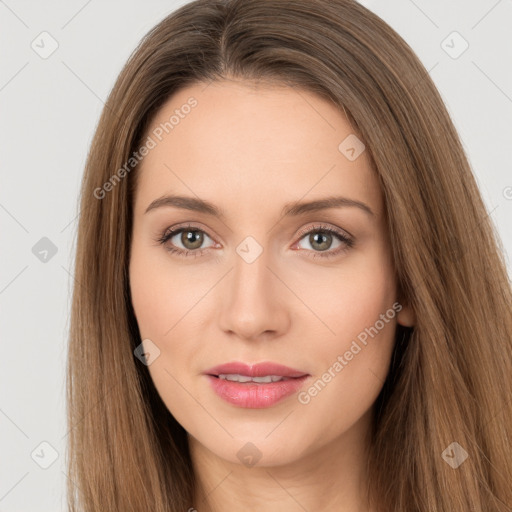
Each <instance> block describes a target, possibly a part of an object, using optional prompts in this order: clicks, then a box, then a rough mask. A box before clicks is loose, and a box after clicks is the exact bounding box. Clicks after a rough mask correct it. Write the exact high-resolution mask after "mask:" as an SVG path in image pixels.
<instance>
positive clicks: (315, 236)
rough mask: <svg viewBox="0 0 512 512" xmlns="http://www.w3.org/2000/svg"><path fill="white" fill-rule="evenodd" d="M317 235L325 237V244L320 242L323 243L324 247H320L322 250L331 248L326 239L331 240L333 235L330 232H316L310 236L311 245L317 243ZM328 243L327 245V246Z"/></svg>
mask: <svg viewBox="0 0 512 512" xmlns="http://www.w3.org/2000/svg"><path fill="white" fill-rule="evenodd" d="M317 237H321V238H322V239H323V244H322V242H319V243H320V244H321V245H323V246H324V247H321V248H319V249H320V250H321V251H325V250H327V249H328V248H329V244H328V243H327V244H326V241H329V240H330V238H331V235H330V234H329V233H315V234H313V235H311V236H310V243H311V245H312V246H313V244H314V243H317V241H316V238H317ZM311 239H312V240H313V242H312V241H311ZM326 245H327V246H326Z"/></svg>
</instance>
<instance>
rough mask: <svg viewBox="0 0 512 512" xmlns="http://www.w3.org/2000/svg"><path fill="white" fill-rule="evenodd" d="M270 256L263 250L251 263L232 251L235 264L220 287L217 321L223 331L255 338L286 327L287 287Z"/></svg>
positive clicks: (287, 318)
mask: <svg viewBox="0 0 512 512" xmlns="http://www.w3.org/2000/svg"><path fill="white" fill-rule="evenodd" d="M270 260H271V258H270V257H269V254H268V253H267V252H265V251H263V253H262V254H260V256H259V257H258V258H257V259H256V260H255V261H252V262H251V263H249V262H247V261H245V260H244V259H243V258H242V257H240V256H239V255H238V254H236V255H235V258H234V268H233V269H232V271H231V272H230V276H227V277H228V278H227V279H226V282H225V284H224V286H223V288H222V290H221V291H220V294H221V296H220V299H219V307H220V314H219V325H220V328H221V329H222V330H223V331H224V332H226V333H229V334H230V335H231V336H233V337H237V338H239V339H244V340H258V339H269V338H272V337H274V338H276V337H279V336H281V335H282V334H283V333H284V332H286V330H287V329H288V327H289V323H290V312H289V309H288V306H287V303H289V301H291V296H290V291H289V290H288V289H287V288H286V286H285V285H284V284H283V282H282V281H283V280H282V278H281V279H280V278H279V276H278V274H279V272H276V270H275V269H274V268H271V261H270ZM272 267H275V265H272Z"/></svg>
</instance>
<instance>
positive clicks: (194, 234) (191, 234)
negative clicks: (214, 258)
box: [181, 231, 203, 249]
mask: <svg viewBox="0 0 512 512" xmlns="http://www.w3.org/2000/svg"><path fill="white" fill-rule="evenodd" d="M181 238H182V240H181V241H182V243H183V245H184V246H185V247H187V244H188V243H191V244H192V247H190V246H189V247H188V248H189V249H197V248H198V247H201V245H202V243H203V235H202V233H201V232H200V231H184V232H183V233H182V237H181ZM194 238H196V240H195V241H194Z"/></svg>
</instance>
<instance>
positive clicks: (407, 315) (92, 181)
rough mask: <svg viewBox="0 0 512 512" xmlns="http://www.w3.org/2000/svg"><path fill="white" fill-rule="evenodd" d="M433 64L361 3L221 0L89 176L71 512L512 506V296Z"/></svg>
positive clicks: (151, 59)
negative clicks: (421, 59)
mask: <svg viewBox="0 0 512 512" xmlns="http://www.w3.org/2000/svg"><path fill="white" fill-rule="evenodd" d="M498 244H499V241H498V240H497V236H496V234H495V232H494V228H493V226H492V224H491V221H490V219H489V217H488V216H487V213H486V210H485V207H484V204H483V202H482V199H481V196H480V194H479V191H478V189H477V186H476V184H475V180H474V178H473V176H472V173H471V170H470V166H469V164H468V161H467V158H466V156H465V154H464V151H463V148H462V146H461V143H460V140H459V138H458V135H457V133H456V131H455V128H454V126H453V123H452V122H451V120H450V118H449V115H448V113H447V111H446V109H445V107H444V105H443V103H442V100H441V98H440V96H439V94H438V93H437V91H436V89H435V86H434V84H433V83H432V81H431V79H430V77H429V76H428V73H427V72H426V70H425V69H424V67H423V66H422V64H421V63H420V62H419V60H418V59H417V57H416V56H415V55H414V53H413V52H412V50H411V49H410V48H409V47H408V45H407V44H406V43H405V42H404V41H403V40H402V39H401V38H400V37H399V36H398V35H397V34H396V33H395V32H394V31H393V30H392V29H391V28H390V27H389V26H388V25H386V24H385V23H384V22H383V21H382V20H380V19H379V18H378V17H377V16H375V15H374V14H372V13H371V12H370V11H368V10H367V9H365V8H364V7H362V6H360V5H359V4H357V3H356V2H353V1H350V0H336V1H327V0H313V1H312V0H302V1H301V0H293V1H292V0H285V1H282V2H266V1H263V0H251V1H250V2H248V1H242V0H213V1H203V0H199V1H196V2H192V3H190V4H188V5H186V6H183V7H181V8H180V9H178V10H177V11H176V12H174V13H173V14H171V15H170V16H169V17H167V18H166V19H164V20H163V21H162V22H161V23H159V24H158V25H157V26H156V27H155V28H154V29H153V30H152V31H151V32H150V33H149V34H148V35H147V36H146V37H145V38H144V40H143V41H142V43H141V44H140V46H139V47H138V48H137V50H136V51H135V52H134V54H133V55H132V56H131V58H130V59H129V61H128V63H127V64H126V66H125V68H124V69H123V71H122V72H121V74H120V76H119V78H118V80H117V82H116V84H115V86H114V88H113V90H112V92H111V94H110V97H109V98H108V101H107V103H106V107H105V109H104V111H103V114H102V116H101V119H100V122H99V125H98V128H97V132H96V135H95V138H94V141H93V144H92V148H91V151H90V154H89V158H88V162H87V166H86V171H85V176H84V181H83V186H82V192H81V216H80V223H79V231H78V243H77V256H76V276H75V277H76V281H77V283H79V285H77V286H76V287H75V290H74V296H73V309H72V319H71V337H70V350H69V362H68V364H69V366H68V368H69V374H68V401H69V419H68V421H69V425H70V429H71V433H70V444H69V477H70V478H69V506H70V509H71V510H83V511H92V510H119V511H127V510H134V511H138V510H153V511H178V510H197V511H199V512H206V511H210V510H212V511H218V510H226V509H227V508H228V507H229V508H230V509H234V510H265V511H269V510H270V511H272V510H290V511H291V510H319V509H323V510H328V511H331V510H336V511H356V510H357V511H359V510H361V511H372V512H374V511H382V512H387V511H404V512H405V511H407V512H410V511H423V510H429V511H430V510H432V511H434V510H435V511H450V512H452V511H457V512H458V511H460V512H462V511H467V510H474V511H481V512H484V511H485V512H490V511H493V512H494V511H496V512H497V511H500V512H504V511H506V510H507V511H508V510H512V489H511V482H512V463H511V462H510V457H509V455H510V440H511V431H512V410H511V403H510V399H511V396H512V394H511V392H512V377H511V375H512V356H511V354H512V350H511V349H512V334H511V332H512V313H511V305H512V300H511V289H510V282H509V280H508V276H507V272H506V268H505V264H504V260H503V255H502V254H501V253H500V251H499V248H498Z"/></svg>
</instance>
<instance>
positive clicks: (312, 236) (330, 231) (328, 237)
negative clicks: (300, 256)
mask: <svg viewBox="0 0 512 512" xmlns="http://www.w3.org/2000/svg"><path fill="white" fill-rule="evenodd" d="M299 235H303V236H302V238H301V240H306V242H307V243H308V244H309V246H310V247H311V249H308V250H307V251H306V252H307V253H309V254H308V255H309V256H311V257H313V258H317V257H321V258H330V257H333V256H338V255H339V254H341V253H343V252H346V251H347V250H348V249H350V248H351V247H353V245H354V241H353V240H352V239H351V238H350V237H349V236H348V235H346V234H345V233H344V232H342V231H341V230H338V229H335V228H332V227H330V226H325V225H316V226H313V228H309V229H308V230H307V231H306V232H304V231H302V232H300V233H299ZM335 239H338V245H337V246H336V248H335V249H334V250H331V248H332V245H333V240H334V241H335ZM298 243H300V241H299V242H298ZM322 253H325V254H322Z"/></svg>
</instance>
